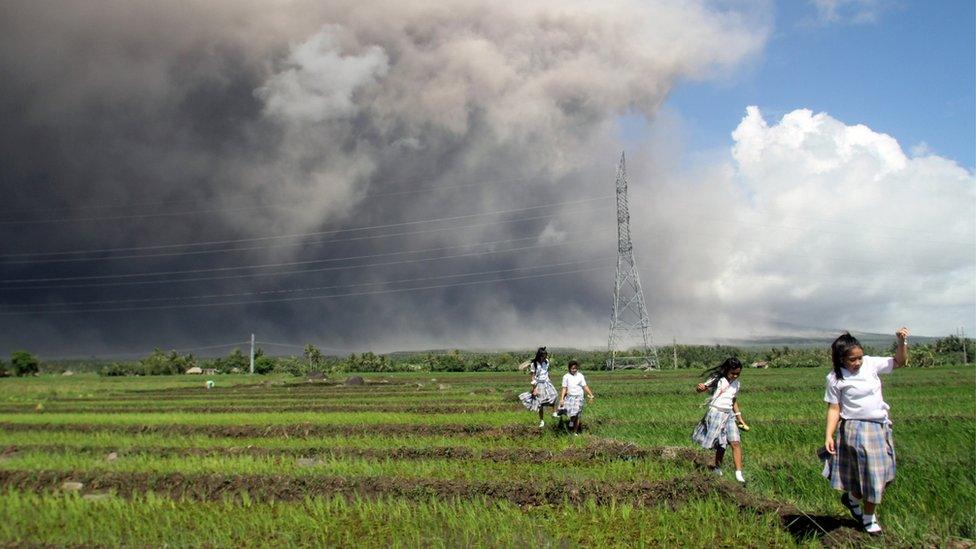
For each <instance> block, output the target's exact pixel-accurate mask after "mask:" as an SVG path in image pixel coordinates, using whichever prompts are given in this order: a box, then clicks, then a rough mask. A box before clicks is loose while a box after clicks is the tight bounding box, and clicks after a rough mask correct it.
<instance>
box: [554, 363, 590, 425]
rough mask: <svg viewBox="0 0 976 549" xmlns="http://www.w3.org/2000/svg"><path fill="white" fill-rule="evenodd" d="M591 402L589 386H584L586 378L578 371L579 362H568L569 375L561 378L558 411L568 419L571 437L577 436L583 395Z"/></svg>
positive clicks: (581, 413)
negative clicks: (561, 411) (571, 430)
mask: <svg viewBox="0 0 976 549" xmlns="http://www.w3.org/2000/svg"><path fill="white" fill-rule="evenodd" d="M584 392H585V393H586V396H588V397H589V399H590V401H591V402H592V401H593V399H594V398H596V397H595V396H593V391H591V390H590V386H589V385H587V384H586V378H585V377H583V374H582V373H581V372H580V371H579V362H576V361H575V360H570V361H569V373H567V374H565V375H564V376H563V383H562V394H560V395H559V409H560V410H565V411H566V415H567V416H568V417H569V426H570V428H571V429H573V436H579V433H580V428H581V427H580V426H581V425H582V423H581V421H580V419H581V418H582V416H583V393H584Z"/></svg>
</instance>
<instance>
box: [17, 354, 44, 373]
mask: <svg viewBox="0 0 976 549" xmlns="http://www.w3.org/2000/svg"><path fill="white" fill-rule="evenodd" d="M10 366H11V367H12V368H13V370H14V374H15V375H17V376H18V377H22V376H32V375H35V374H37V372H38V371H40V369H41V362H40V361H39V360H37V357H35V356H34V355H32V354H30V353H28V352H27V351H14V352H13V353H11V354H10Z"/></svg>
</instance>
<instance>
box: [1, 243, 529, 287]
mask: <svg viewBox="0 0 976 549" xmlns="http://www.w3.org/2000/svg"><path fill="white" fill-rule="evenodd" d="M526 240H538V237H537V236H527V237H522V238H509V239H506V240H495V241H490V242H475V243H473V244H458V245H454V246H440V247H437V248H424V249H421V250H406V251H400V252H383V253H376V254H364V255H353V256H345V257H333V258H327V259H308V260H304V261H286V262H281V263H264V264H260V265H237V266H233V267H210V268H207V269H183V270H177V271H154V272H148V273H126V274H116V275H89V276H63V277H47V278H12V279H3V280H0V283H3V284H16V283H23V282H56V281H60V280H104V279H115V278H136V277H146V276H169V275H181V274H198V273H218V272H227V271H237V270H241V269H265V268H274V267H291V266H295V265H314V264H318V263H333V262H337V261H350V260H357V259H373V258H377V257H388V256H395V255H404V254H420V253H428V252H442V251H445V250H454V249H458V248H471V247H474V246H496V245H498V244H509V243H513V242H524V241H526Z"/></svg>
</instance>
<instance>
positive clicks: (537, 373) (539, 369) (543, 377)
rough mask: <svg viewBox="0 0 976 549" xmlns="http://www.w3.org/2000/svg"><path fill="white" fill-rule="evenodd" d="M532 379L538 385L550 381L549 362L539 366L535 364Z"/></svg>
mask: <svg viewBox="0 0 976 549" xmlns="http://www.w3.org/2000/svg"><path fill="white" fill-rule="evenodd" d="M530 368H532V379H533V381H535V382H536V383H541V382H543V381H549V361H548V360H543V361H542V362H539V363H538V364H537V363H535V362H533V363H532V366H530Z"/></svg>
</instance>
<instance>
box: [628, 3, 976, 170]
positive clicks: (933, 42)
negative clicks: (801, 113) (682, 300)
mask: <svg viewBox="0 0 976 549" xmlns="http://www.w3.org/2000/svg"><path fill="white" fill-rule="evenodd" d="M838 3H839V4H841V6H840V9H838V10H837V12H836V17H835V18H834V19H833V20H827V19H828V18H827V17H825V16H824V13H825V12H823V11H820V10H818V8H817V7H816V6H815V5H814V4H813V3H812V2H800V1H786V2H777V3H776V4H774V8H775V15H774V23H773V28H772V33H771V35H770V39H769V41H768V43H767V45H766V48H765V49H764V51H763V53H762V55H761V56H760V57H759V58H757V59H755V60H753V61H752V62H751V63H750V64H749V65H747V66H746V67H744V68H743V70H740V71H738V72H736V73H734V74H730V75H726V76H725V77H724V78H722V79H721V80H717V81H716V80H710V81H706V82H684V83H682V84H680V85H679V86H677V87H676V88H675V89H674V90H673V91H672V93H671V96H670V97H669V99H668V101H667V103H666V104H665V109H666V110H668V111H671V112H673V113H676V114H677V115H678V116H679V117H680V118H681V120H682V121H683V125H684V132H685V137H686V139H688V141H689V142H688V143H687V146H688V148H689V149H691V150H693V151H703V150H710V149H715V148H727V147H728V146H729V145H731V142H732V139H731V136H730V133H731V132H732V130H733V129H735V127H736V126H737V125H738V123H739V121H740V120H741V119H742V117H743V116H744V115H745V108H746V106H748V105H757V106H759V108H760V109H761V110H762V112H763V114H764V115H765V117H766V119H767V120H768V121H769V122H770V123H771V124H772V123H774V122H776V121H778V120H779V118H780V117H781V116H782V115H783V114H785V113H787V112H790V111H792V110H794V109H799V108H807V109H810V110H812V111H814V112H826V113H828V114H829V115H830V116H832V117H834V118H836V119H838V120H840V121H842V122H844V123H845V124H848V125H854V124H864V125H866V126H868V127H870V128H871V129H872V130H874V131H876V132H881V133H886V134H888V135H891V136H892V137H894V138H895V139H896V140H898V142H899V143H900V144H901V146H902V147H903V149H904V150H905V152H906V153H908V154H910V153H911V150H912V148H913V147H915V146H916V145H919V144H921V143H924V144H926V145H927V147H928V150H929V152H931V153H933V154H937V155H939V156H943V157H946V158H949V159H952V160H954V161H956V162H957V163H958V164H959V165H960V166H962V167H965V168H967V169H969V170H973V167H974V165H976V158H974V157H976V150H974V149H976V144H974V142H976V138H974V134H976V122H974V120H976V108H974V105H976V92H974V90H976V2H973V1H972V0H938V1H934V2H881V1H879V2H867V1H865V2H858V1H846V2H845V1H840V2H838ZM624 132H625V134H630V135H634V133H640V132H641V122H640V121H637V120H627V121H624Z"/></svg>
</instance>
